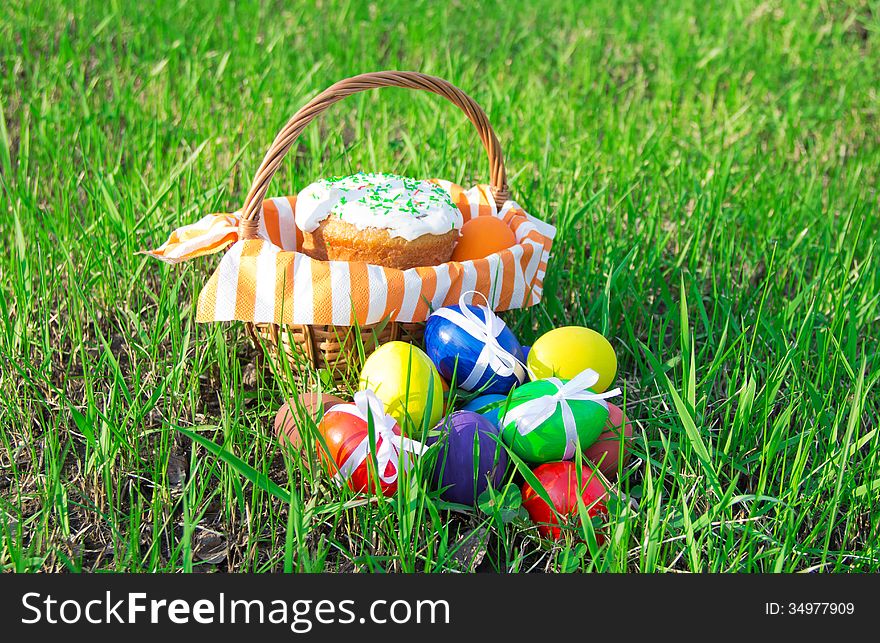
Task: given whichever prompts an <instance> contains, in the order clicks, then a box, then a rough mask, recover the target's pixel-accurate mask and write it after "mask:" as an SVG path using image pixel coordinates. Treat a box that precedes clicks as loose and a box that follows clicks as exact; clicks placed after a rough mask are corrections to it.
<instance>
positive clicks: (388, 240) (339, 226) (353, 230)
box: [302, 217, 459, 270]
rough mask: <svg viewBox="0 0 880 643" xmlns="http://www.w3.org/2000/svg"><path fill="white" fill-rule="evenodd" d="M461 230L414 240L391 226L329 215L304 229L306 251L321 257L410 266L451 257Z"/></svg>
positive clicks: (445, 260) (402, 268)
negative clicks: (362, 225) (361, 226)
mask: <svg viewBox="0 0 880 643" xmlns="http://www.w3.org/2000/svg"><path fill="white" fill-rule="evenodd" d="M458 234H459V232H458V230H450V231H449V232H447V233H445V234H424V235H422V236H420V237H418V238H416V239H413V240H412V241H407V240H406V239H403V238H402V237H392V236H391V235H390V234H389V233H388V231H387V230H382V229H380V228H366V229H364V230H359V229H358V228H357V227H356V226H354V225H352V224H350V223H347V222H345V221H340V220H339V219H336V218H333V217H328V218H327V219H324V220H323V221H322V222H321V223H320V224H319V225H318V227H317V228H316V229H315V230H314V231H312V232H303V245H302V248H303V252H304V253H305V254H307V255H308V256H310V257H312V258H313V259H320V260H321V261H327V260H332V261H363V262H366V263H370V264H373V265H377V266H386V267H388V268H397V269H398V270H406V269H407V268H416V267H418V266H436V265H439V264H441V263H445V262H447V261H449V258H450V257H451V256H452V250H453V247H454V246H455V241H456V239H457V238H458Z"/></svg>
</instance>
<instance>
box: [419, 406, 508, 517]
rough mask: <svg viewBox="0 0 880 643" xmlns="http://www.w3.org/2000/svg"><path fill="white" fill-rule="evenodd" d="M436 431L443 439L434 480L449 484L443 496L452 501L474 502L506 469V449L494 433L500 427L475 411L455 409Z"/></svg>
mask: <svg viewBox="0 0 880 643" xmlns="http://www.w3.org/2000/svg"><path fill="white" fill-rule="evenodd" d="M435 431H436V432H437V433H439V437H432V438H431V439H430V440H429V441H430V442H432V443H433V442H435V441H437V440H439V441H440V448H439V451H438V453H437V462H436V465H435V466H434V484H435V485H436V486H437V487H438V488H443V487H446V489H445V490H444V491H443V492H442V493H441V497H442V498H443V499H444V500H448V501H449V502H457V503H459V504H463V505H474V504H475V503H476V501H477V498H479V497H480V494H481V493H483V492H484V491H485V490H486V488H487V487H488V486H489V484H490V482H491V484H492V486H497V485H499V484H500V483H501V479H502V478H503V477H504V472H505V470H506V469H507V452H506V451H505V450H504V447H502V446H501V445H500V444H499V443H498V442H497V441H496V440H495V439H494V437H493V436H497V435H498V427H496V426H495V425H494V424H492V423H491V422H489V420H487V419H486V418H484V417H483V416H482V415H479V414H477V413H474V412H472V411H456V412H455V413H452V414H451V415H450V416H449V417H447V418H446V419H445V420H444V421H442V422H441V423H440V424H439V425H438V426H437V427H436V428H435Z"/></svg>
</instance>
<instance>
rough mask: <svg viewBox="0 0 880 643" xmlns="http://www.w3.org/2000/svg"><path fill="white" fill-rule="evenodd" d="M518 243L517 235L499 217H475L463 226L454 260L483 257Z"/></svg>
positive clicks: (453, 255)
mask: <svg viewBox="0 0 880 643" xmlns="http://www.w3.org/2000/svg"><path fill="white" fill-rule="evenodd" d="M514 245H516V235H514V234H513V230H511V229H510V226H508V225H507V224H506V223H504V221H502V220H501V219H499V218H498V217H493V216H482V217H474V218H473V219H471V220H470V221H468V222H467V223H465V224H464V225H463V226H461V236H460V237H459V238H458V243H456V244H455V248H454V249H453V251H452V260H453V261H468V260H470V259H483V258H485V257H488V256H489V255H491V254H493V253H495V252H500V251H501V250H504V249H505V248H509V247H511V246H514Z"/></svg>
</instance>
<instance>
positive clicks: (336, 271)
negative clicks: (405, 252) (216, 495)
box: [147, 180, 556, 326]
mask: <svg viewBox="0 0 880 643" xmlns="http://www.w3.org/2000/svg"><path fill="white" fill-rule="evenodd" d="M435 182H436V183H437V184H438V185H440V186H442V187H443V188H444V189H446V190H447V191H448V192H449V193H450V195H451V196H452V200H453V202H454V203H455V204H456V205H458V208H459V209H460V210H461V212H462V215H463V217H464V221H468V220H470V219H471V218H473V217H477V216H493V217H497V218H499V219H501V220H503V221H504V222H505V223H506V224H507V225H509V226H510V228H511V230H513V232H514V235H515V236H516V240H517V244H516V245H514V246H512V247H510V248H507V249H506V250H502V251H500V252H496V253H494V254H491V255H489V256H488V257H485V258H484V259H477V260H473V261H462V262H458V261H449V262H447V263H444V264H441V265H439V266H427V267H423V268H410V269H408V270H395V269H393V268H385V267H383V266H374V265H369V264H366V263H362V262H347V261H319V260H317V259H312V258H311V257H308V256H306V255H304V254H302V253H301V252H298V245H299V243H301V237H299V236H298V235H297V228H296V225H295V223H294V219H293V214H294V206H295V203H296V197H276V198H273V199H267V200H265V201H263V208H262V214H261V216H260V225H259V237H260V238H258V239H249V240H238V220H239V213H235V214H215V215H209V216H206V217H204V218H202V219H200V220H199V221H197V222H196V223H193V224H191V225H188V226H184V227H182V228H179V229H177V230H175V231H174V232H173V233H172V234H171V237H170V238H169V239H168V241H167V242H165V243H164V244H163V245H162V246H161V247H160V248H157V249H156V250H152V251H149V252H147V254H149V255H152V256H153V257H156V258H157V259H161V260H162V261H166V262H169V263H179V262H181V261H186V260H188V259H192V258H193V257H198V256H202V255H206V254H210V253H214V252H218V251H220V250H222V249H223V248H225V247H227V246H229V245H230V244H232V245H231V247H230V248H229V249H228V251H227V252H226V253H225V254H224V255H223V259H222V260H221V261H220V265H219V266H218V267H217V270H216V271H215V272H214V274H213V275H211V278H210V279H209V280H208V283H207V285H206V286H205V287H204V289H203V290H202V292H201V294H200V295H199V302H198V309H197V314H196V320H197V321H200V322H213V321H231V320H239V321H246V322H254V323H267V322H268V323H275V324H334V325H337V326H353V325H355V323H357V324H361V325H363V324H375V323H378V322H380V321H382V320H384V319H388V320H391V321H400V322H412V321H425V319H427V317H428V315H429V314H431V312H432V311H433V310H435V309H437V308H439V307H441V306H444V305H450V304H456V303H458V299H459V296H460V294H461V293H462V292H467V291H469V290H475V291H477V292H480V293H482V294H484V295H485V296H486V298H487V299H488V301H489V303H490V305H491V306H492V307H493V308H494V309H495V310H498V311H501V310H512V309H514V308H525V307H527V306H531V305H533V304H536V303H538V302H539V301H540V300H541V295H542V293H543V290H542V288H543V283H544V273H545V271H546V270H547V260H548V258H549V256H550V247H551V245H552V243H553V238H554V236H555V235H556V228H554V227H553V226H552V225H550V224H548V223H545V222H543V221H541V220H539V219H536V218H535V217H533V216H531V215H530V214H528V213H526V212H525V211H524V210H523V209H522V208H521V207H520V206H519V205H518V204H517V203H515V202H514V201H506V202H505V203H504V205H503V206H502V207H501V209H500V210H498V209H497V208H496V206H495V203H494V201H493V200H492V198H491V197H490V192H489V187H488V186H486V185H477V186H474V187H473V188H471V189H470V190H465V189H464V188H462V187H461V186H458V185H455V184H453V183H450V182H449V181H442V180H435Z"/></svg>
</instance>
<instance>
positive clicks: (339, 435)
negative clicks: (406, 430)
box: [317, 405, 406, 496]
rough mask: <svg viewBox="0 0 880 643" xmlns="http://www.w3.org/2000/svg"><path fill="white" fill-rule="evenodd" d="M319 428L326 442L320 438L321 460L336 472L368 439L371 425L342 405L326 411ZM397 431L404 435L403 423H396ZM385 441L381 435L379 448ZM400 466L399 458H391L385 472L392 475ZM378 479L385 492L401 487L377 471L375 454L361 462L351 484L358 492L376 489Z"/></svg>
mask: <svg viewBox="0 0 880 643" xmlns="http://www.w3.org/2000/svg"><path fill="white" fill-rule="evenodd" d="M346 406H353V405H346ZM318 432H319V433H320V434H321V436H322V437H323V439H324V442H325V443H326V449H325V447H324V445H322V444H320V441H319V442H318V445H317V449H318V454H319V456H320V460H321V462H322V463H323V464H324V465H325V467H326V468H327V471H328V472H329V473H330V474H331V475H334V476H335V475H337V473H338V472H339V471H340V469H341V468H342V467H344V466H345V465H346V462H347V461H348V459H349V458H350V457H351V456H352V454H353V453H354V452H355V450H356V449H357V448H358V447H359V446H360V445H361V443H362V442H363V441H364V440H365V439H368V434H369V429H368V426H367V422H366V421H365V420H363V419H361V418H360V417H357V416H355V415H352V414H351V413H347V412H344V411H340V410H338V409H337V410H333V409H331V410H330V411H328V412H327V413H325V414H324V417H323V418H322V419H321V422H320V423H319V424H318ZM393 432H394V435H400V427H399V426H398V425H397V424H396V423H395V425H394V429H393ZM381 445H382V437H381V436H379V435H377V436H376V448H377V450H378V448H379V447H380V446H381ZM405 457H406V456H405ZM396 466H397V461H396V460H395V461H394V462H388V464H387V466H386V467H385V471H384V474H385V475H386V476H390V475H391V474H393V473H394V470H395V468H396ZM376 482H378V483H379V486H378V489H379V490H380V491H379V492H380V493H382V495H385V496H391V495H393V494H394V492H395V491H397V480H395V481H394V482H390V483H389V482H385V481H384V480H381V479H380V478H379V476H376V475H375V473H374V471H373V458H371V457H367V458H366V459H365V460H364V461H363V462H361V463H360V464H359V465H358V466H357V467H356V468H355V469H354V470H353V471H352V472H351V475H350V476H348V479H347V483H348V486H349V488H350V489H351V490H352V491H354V492H356V493H363V492H370V493H376V492H377V487H376Z"/></svg>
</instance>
